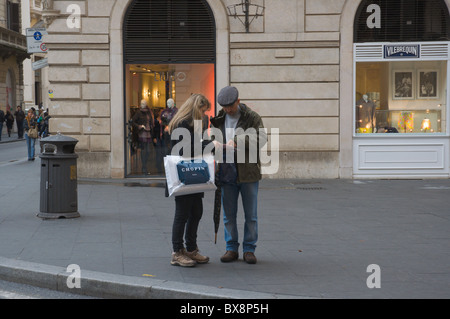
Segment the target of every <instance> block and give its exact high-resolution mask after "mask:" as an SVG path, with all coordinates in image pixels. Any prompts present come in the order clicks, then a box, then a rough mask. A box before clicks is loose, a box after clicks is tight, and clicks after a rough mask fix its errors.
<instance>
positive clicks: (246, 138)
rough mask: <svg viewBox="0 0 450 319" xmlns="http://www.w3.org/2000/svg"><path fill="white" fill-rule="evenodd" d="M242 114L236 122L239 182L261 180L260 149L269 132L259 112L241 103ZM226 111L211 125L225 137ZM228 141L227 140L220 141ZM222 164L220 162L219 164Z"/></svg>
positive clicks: (215, 118) (213, 119) (235, 139)
mask: <svg viewBox="0 0 450 319" xmlns="http://www.w3.org/2000/svg"><path fill="white" fill-rule="evenodd" d="M239 107H240V112H241V116H240V118H239V120H238V122H237V124H236V131H235V136H234V142H235V143H236V145H237V148H238V152H237V153H238V154H236V155H235V163H237V164H236V168H237V175H238V177H237V182H238V183H252V182H257V181H259V180H261V177H262V175H261V163H260V151H261V148H262V147H263V146H264V145H265V144H266V143H267V134H266V132H265V130H264V124H263V121H262V119H261V117H260V116H259V114H258V113H256V112H255V111H253V110H251V109H250V108H249V107H248V106H246V105H245V104H242V103H241V104H239ZM225 115H226V113H225V111H224V110H220V112H219V114H218V115H217V116H216V117H214V118H211V126H212V127H213V128H217V129H220V130H221V132H222V136H223V138H225ZM219 142H221V143H224V144H225V143H226V141H219ZM242 146H244V148H245V159H244V158H243V157H242V156H244V153H242ZM219 165H220V164H219Z"/></svg>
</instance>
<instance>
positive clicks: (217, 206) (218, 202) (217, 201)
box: [213, 184, 222, 244]
mask: <svg viewBox="0 0 450 319" xmlns="http://www.w3.org/2000/svg"><path fill="white" fill-rule="evenodd" d="M216 186H217V189H216V192H215V196H214V216H213V219H214V231H215V233H216V236H215V240H214V244H217V231H218V230H219V224H220V210H221V209H222V188H221V187H220V185H218V184H216Z"/></svg>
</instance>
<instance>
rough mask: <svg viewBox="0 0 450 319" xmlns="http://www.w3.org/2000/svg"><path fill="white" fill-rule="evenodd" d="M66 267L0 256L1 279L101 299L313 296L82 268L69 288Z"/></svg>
mask: <svg viewBox="0 0 450 319" xmlns="http://www.w3.org/2000/svg"><path fill="white" fill-rule="evenodd" d="M71 275H72V273H70V272H67V271H66V269H65V268H64V267H58V266H51V265H44V264H39V263H34V262H28V261H23V260H15V259H10V258H5V257H0V279H2V280H6V281H10V282H15V283H20V284H26V285H31V286H35V287H40V288H47V289H51V290H56V291H61V292H68V293H74V294H78V295H86V296H91V297H97V298H121V299H199V298H202V299H304V298H307V299H309V297H303V296H291V295H281V294H271V293H260V292H252V291H244V290H234V289H226V288H218V287H217V288H216V287H209V286H202V285H195V284H186V283H179V282H173V281H166V280H158V279H153V278H140V277H131V276H125V275H116V274H108V273H102V272H96V271H88V270H81V280H80V288H72V289H70V288H68V286H67V280H68V279H69V281H70V282H73V278H69V276H71Z"/></svg>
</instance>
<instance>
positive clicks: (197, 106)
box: [169, 94, 211, 133]
mask: <svg viewBox="0 0 450 319" xmlns="http://www.w3.org/2000/svg"><path fill="white" fill-rule="evenodd" d="M204 106H207V107H208V110H209V109H210V108H211V103H210V102H209V101H208V99H207V98H206V97H205V96H204V95H202V94H192V95H191V96H190V97H189V98H188V99H187V100H186V102H184V104H183V105H182V106H181V107H180V109H179V110H178V112H177V113H176V114H175V116H174V117H173V119H172V120H171V121H170V123H169V133H172V132H173V130H174V129H176V128H177V127H178V126H179V125H180V123H181V122H183V121H188V124H189V126H192V127H193V126H194V121H195V120H202V118H203V112H202V108H203V107H204Z"/></svg>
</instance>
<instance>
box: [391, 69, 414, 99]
mask: <svg viewBox="0 0 450 319" xmlns="http://www.w3.org/2000/svg"><path fill="white" fill-rule="evenodd" d="M392 77H393V81H392V83H393V87H392V99H393V100H413V99H414V71H413V70H394V72H393V76H392Z"/></svg>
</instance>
